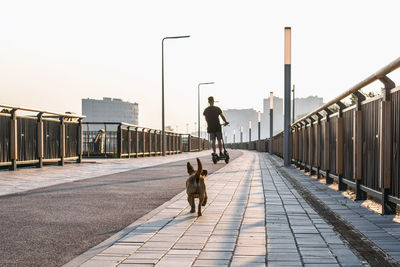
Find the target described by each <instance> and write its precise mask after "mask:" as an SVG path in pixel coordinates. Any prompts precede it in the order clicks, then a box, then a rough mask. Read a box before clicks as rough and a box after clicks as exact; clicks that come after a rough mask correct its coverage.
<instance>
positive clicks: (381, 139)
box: [230, 58, 400, 214]
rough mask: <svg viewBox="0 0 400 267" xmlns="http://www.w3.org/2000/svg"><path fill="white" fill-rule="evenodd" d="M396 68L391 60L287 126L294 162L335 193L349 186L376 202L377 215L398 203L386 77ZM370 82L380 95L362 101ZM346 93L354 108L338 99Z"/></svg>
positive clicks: (398, 143)
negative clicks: (378, 84)
mask: <svg viewBox="0 0 400 267" xmlns="http://www.w3.org/2000/svg"><path fill="white" fill-rule="evenodd" d="M399 67H400V58H397V59H396V60H394V61H393V62H391V63H390V64H389V65H387V66H385V67H384V68H382V69H380V70H379V71H377V72H375V73H374V74H372V75H371V76H369V77H368V78H366V79H365V80H363V81H362V82H360V83H358V84H356V85H355V86H353V87H351V88H350V89H349V90H347V91H345V92H344V93H343V94H341V95H339V96H338V97H336V98H335V99H333V100H331V101H329V102H328V103H327V104H325V105H323V106H322V107H320V108H318V109H316V110H315V111H313V112H311V113H309V114H308V115H306V116H304V117H303V118H301V119H299V120H297V121H296V122H294V123H293V124H292V125H291V158H292V162H293V163H294V164H296V165H297V166H298V167H300V168H301V169H305V171H308V172H310V175H311V174H316V175H317V177H318V178H320V176H321V174H322V175H324V176H325V177H326V181H327V183H332V182H333V181H334V180H335V181H337V183H338V186H339V190H345V189H346V188H347V187H350V188H352V189H353V190H354V191H355V193H356V199H359V200H362V199H365V198H366V197H367V196H371V197H374V198H377V199H379V200H380V201H381V204H382V213H383V214H385V213H391V212H393V210H394V208H395V207H394V205H395V204H400V87H396V85H395V83H394V82H393V81H392V80H391V79H390V78H389V77H388V76H386V75H387V74H389V73H390V72H392V71H394V70H396V69H397V68H399ZM375 81H380V82H382V84H383V86H384V88H383V89H382V93H381V94H380V95H378V96H375V97H373V98H367V97H366V96H365V95H364V94H363V93H362V92H360V90H361V89H362V88H364V87H365V86H367V85H369V84H371V83H373V82H375ZM351 95H352V96H353V98H354V99H355V104H353V105H351V106H347V105H345V104H344V103H343V102H342V101H343V99H344V98H346V97H349V96H351ZM267 141H268V142H267V143H269V140H267ZM230 145H233V146H234V147H238V148H242V147H241V146H245V145H244V144H230ZM244 149H246V148H244ZM266 150H267V151H269V148H268V145H266ZM273 152H274V154H276V155H278V156H281V157H282V153H283V132H281V133H279V134H277V135H275V136H274V137H273Z"/></svg>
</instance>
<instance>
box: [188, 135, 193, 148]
mask: <svg viewBox="0 0 400 267" xmlns="http://www.w3.org/2000/svg"><path fill="white" fill-rule="evenodd" d="M191 149H192V148H191V140H190V134H189V135H188V152H190V151H191Z"/></svg>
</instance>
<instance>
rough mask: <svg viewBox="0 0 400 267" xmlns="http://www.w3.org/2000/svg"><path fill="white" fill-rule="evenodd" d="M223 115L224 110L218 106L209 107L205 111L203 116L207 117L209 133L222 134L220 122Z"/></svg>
mask: <svg viewBox="0 0 400 267" xmlns="http://www.w3.org/2000/svg"><path fill="white" fill-rule="evenodd" d="M221 114H222V110H221V109H220V108H219V107H216V106H209V107H207V108H206V109H205V110H204V112H203V115H204V116H205V117H206V121H207V125H208V126H207V132H208V133H218V132H221V123H220V122H219V115H221Z"/></svg>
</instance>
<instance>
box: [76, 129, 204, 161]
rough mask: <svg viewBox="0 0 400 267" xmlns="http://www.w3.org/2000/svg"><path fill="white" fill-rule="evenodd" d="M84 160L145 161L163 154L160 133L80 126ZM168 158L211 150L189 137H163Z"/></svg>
mask: <svg viewBox="0 0 400 267" xmlns="http://www.w3.org/2000/svg"><path fill="white" fill-rule="evenodd" d="M83 125H84V126H83V154H84V156H85V157H117V158H122V157H128V158H129V157H144V156H158V155H161V154H162V147H161V146H162V139H161V138H162V134H161V130H157V129H151V128H146V127H141V126H137V125H133V124H128V123H123V122H122V123H117V122H83ZM165 135H166V136H165V138H166V142H165V146H166V148H165V151H166V154H167V155H170V154H177V153H182V152H193V151H199V145H198V143H199V142H201V145H200V150H205V149H209V148H210V144H209V142H208V140H204V139H201V138H198V137H193V136H190V135H188V134H180V133H174V132H166V133H165Z"/></svg>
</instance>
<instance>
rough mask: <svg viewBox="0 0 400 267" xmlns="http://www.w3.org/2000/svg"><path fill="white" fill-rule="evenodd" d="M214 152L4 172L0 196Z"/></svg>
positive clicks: (0, 172) (1, 171)
mask: <svg viewBox="0 0 400 267" xmlns="http://www.w3.org/2000/svg"><path fill="white" fill-rule="evenodd" d="M210 151H211V150H207V151H202V152H191V153H182V154H175V155H168V156H166V157H151V158H148V157H146V158H137V159H136V158H131V159H128V158H123V159H84V160H83V163H81V164H75V163H66V164H65V165H64V166H57V165H48V166H45V167H43V168H34V167H33V168H19V169H18V170H17V171H8V170H0V189H1V190H0V196H3V195H8V194H14V193H20V192H24V191H27V190H32V189H36V188H41V187H46V186H51V185H56V184H62V183H68V182H73V181H78V180H83V179H87V178H93V177H98V176H102V175H108V174H112V173H118V172H123V171H128V170H135V169H140V168H146V167H151V166H156V165H160V164H164V163H169V162H174V161H179V160H185V159H189V158H194V157H202V156H205V155H210V153H211V152H210Z"/></svg>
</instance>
